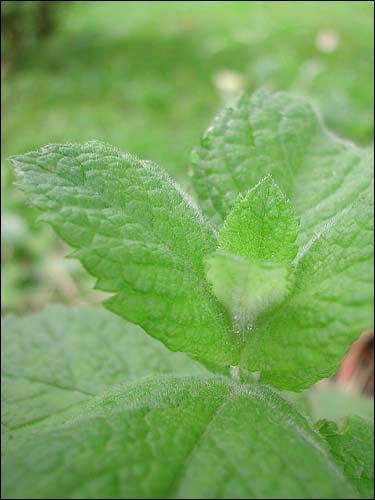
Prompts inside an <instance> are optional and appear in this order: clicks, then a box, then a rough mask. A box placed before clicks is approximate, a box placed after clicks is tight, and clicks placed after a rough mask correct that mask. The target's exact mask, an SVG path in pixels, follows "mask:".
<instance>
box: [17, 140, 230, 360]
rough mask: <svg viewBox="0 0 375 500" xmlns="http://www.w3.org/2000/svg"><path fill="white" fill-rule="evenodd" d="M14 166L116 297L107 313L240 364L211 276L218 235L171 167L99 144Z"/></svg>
mask: <svg viewBox="0 0 375 500" xmlns="http://www.w3.org/2000/svg"><path fill="white" fill-rule="evenodd" d="M13 162H14V165H15V170H16V174H17V176H18V184H19V186H20V187H21V189H22V190H23V191H24V192H25V193H26V195H27V196H28V198H29V199H30V201H31V202H32V203H33V205H34V206H36V207H37V208H38V209H39V210H41V211H42V212H43V216H42V217H43V220H46V221H48V222H49V223H50V224H51V225H52V227H53V228H54V229H55V231H56V232H57V233H58V234H59V236H60V237H61V238H62V239H64V240H65V241H66V242H67V243H68V244H70V245H71V246H72V247H74V248H76V251H75V252H73V254H72V256H74V257H76V258H78V259H79V260H80V261H81V262H82V263H83V265H84V267H85V268H86V269H87V270H88V271H89V272H90V273H91V274H92V275H93V276H95V277H96V278H97V279H98V281H97V288H99V289H101V290H104V291H107V292H112V293H113V294H114V295H113V296H112V297H111V298H109V299H108V300H107V301H106V302H105V306H106V307H107V308H108V309H110V310H111V311H113V312H115V313H117V314H119V315H120V316H122V317H124V318H125V319H127V320H129V321H132V322H133V323H136V324H138V325H140V326H141V327H142V328H143V329H144V330H145V331H146V332H147V333H149V334H150V335H152V336H153V337H155V338H157V339H159V340H161V341H162V342H164V343H165V345H166V346H167V347H168V348H169V349H171V350H172V351H183V352H187V353H190V354H191V355H193V356H194V357H196V358H197V359H199V360H201V361H204V362H206V363H207V364H209V365H210V366H229V365H231V364H236V361H238V356H239V353H238V346H237V345H236V343H235V341H234V338H233V335H232V332H231V321H230V317H229V315H228V314H227V312H226V310H225V308H224V307H223V306H222V305H221V304H220V303H219V301H218V300H217V299H216V297H215V296H214V295H213V294H212V293H211V290H210V288H209V285H208V283H207V281H206V279H205V272H204V264H203V259H204V257H205V256H206V255H207V254H209V253H211V252H213V251H214V250H215V248H216V246H217V240H216V237H215V234H214V232H213V230H212V228H211V227H210V226H209V224H208V223H207V222H206V221H205V220H204V219H203V217H202V216H201V214H200V212H199V210H198V209H197V208H196V207H195V206H194V205H193V203H192V202H191V200H190V199H189V198H188V197H187V195H186V194H185V193H183V192H182V190H181V189H180V188H179V186H177V185H176V184H175V183H174V182H173V181H172V180H171V179H170V178H169V177H168V175H167V174H166V173H165V172H164V171H163V170H161V169H160V168H159V167H157V166H156V165H154V164H152V163H150V162H145V161H141V160H139V159H137V158H135V157H134V156H131V155H128V154H123V153H121V152H120V151H118V150H117V149H115V148H112V147H110V146H108V145H105V144H102V143H97V142H89V143H86V144H81V145H80V144H66V145H59V144H55V145H49V146H46V147H44V148H42V149H40V150H38V151H33V152H30V153H27V154H25V155H21V156H17V157H15V158H13Z"/></svg>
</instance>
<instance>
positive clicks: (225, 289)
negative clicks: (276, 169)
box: [207, 176, 298, 341]
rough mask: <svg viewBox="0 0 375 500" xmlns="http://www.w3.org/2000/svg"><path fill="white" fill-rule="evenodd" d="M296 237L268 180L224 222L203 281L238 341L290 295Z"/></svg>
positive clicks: (293, 220)
mask: <svg viewBox="0 0 375 500" xmlns="http://www.w3.org/2000/svg"><path fill="white" fill-rule="evenodd" d="M297 234H298V219H297V217H296V216H295V213H294V210H293V207H292V206H291V204H290V202H289V201H288V200H287V199H286V198H285V196H284V195H283V194H282V193H281V191H280V190H279V188H278V187H277V186H276V184H275V183H274V182H273V180H272V178H271V177H270V176H268V177H267V178H265V179H263V180H262V181H261V182H259V184H258V185H257V186H255V187H254V188H253V189H252V190H250V191H249V192H248V193H247V195H246V196H245V197H242V196H241V195H240V196H239V200H237V202H236V204H235V206H234V208H233V210H232V211H231V212H230V214H229V215H228V217H227V219H226V220H225V222H224V225H223V227H222V229H221V231H220V235H219V245H220V246H219V250H218V251H216V252H215V254H214V255H213V256H211V257H209V258H208V259H207V279H208V281H209V282H210V283H211V284H212V287H213V291H214V293H215V295H216V296H217V297H218V298H219V299H220V300H221V302H222V303H224V304H225V306H226V307H227V308H228V309H229V311H231V313H232V317H233V322H234V330H235V331H236V332H237V331H239V332H241V334H242V336H243V339H242V340H243V341H246V334H249V333H250V332H251V329H252V328H253V324H254V321H255V320H256V318H257V316H259V315H260V314H261V313H262V312H263V311H264V310H265V309H267V308H269V307H270V306H272V305H274V304H276V303H278V302H281V301H282V300H283V299H284V298H285V297H286V295H287V293H288V291H289V290H290V288H291V285H292V279H293V266H292V262H293V259H294V258H295V256H296V254H297V246H296V239H297ZM228 252H231V253H228Z"/></svg>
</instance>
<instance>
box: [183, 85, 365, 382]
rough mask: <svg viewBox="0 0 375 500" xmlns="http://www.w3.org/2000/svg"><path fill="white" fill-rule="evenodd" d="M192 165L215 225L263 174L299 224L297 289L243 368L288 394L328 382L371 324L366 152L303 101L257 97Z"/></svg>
mask: <svg viewBox="0 0 375 500" xmlns="http://www.w3.org/2000/svg"><path fill="white" fill-rule="evenodd" d="M192 161H193V168H194V175H193V182H194V186H195V189H196V192H197V194H198V197H199V200H200V202H201V204H202V207H203V210H204V212H205V213H206V214H207V215H209V216H210V217H211V218H212V220H213V221H214V222H215V223H217V224H218V225H222V223H223V221H224V219H225V217H227V216H228V217H229V218H231V217H232V215H231V214H230V210H231V209H232V208H233V206H234V205H235V203H236V200H237V197H238V195H239V193H243V192H245V191H247V190H248V189H249V188H252V187H253V186H255V185H256V184H257V183H258V182H259V180H260V179H261V178H262V177H264V176H265V175H267V174H272V177H273V178H274V180H275V181H276V183H277V184H278V185H279V186H280V188H281V190H282V191H283V192H284V193H285V194H286V195H287V197H288V198H289V199H290V200H291V202H292V204H293V206H294V207H295V210H296V213H297V215H298V216H299V217H300V231H299V236H298V240H297V243H298V245H299V252H298V255H297V258H296V261H295V264H296V270H295V279H294V285H293V288H292V290H291V291H290V293H289V295H288V296H287V297H286V298H285V300H284V301H283V302H282V303H280V304H277V303H275V305H274V306H273V307H269V308H268V309H267V310H265V311H264V312H263V314H261V315H260V316H259V317H258V318H257V321H256V323H255V325H254V326H253V328H252V331H251V335H249V336H248V341H247V342H246V344H244V346H243V349H242V354H241V362H240V364H241V366H242V368H243V369H248V370H249V371H251V372H254V371H255V372H260V376H261V380H262V381H264V382H265V383H271V384H273V385H275V386H277V387H278V388H280V389H285V390H301V389H303V388H305V387H308V386H309V385H311V384H312V383H313V382H316V381H317V380H319V379H321V378H324V377H327V376H330V375H332V374H333V373H334V372H335V371H336V370H337V369H338V367H339V363H340V360H341V359H342V357H343V356H344V354H345V352H346V350H347V347H348V345H349V344H350V343H351V342H353V341H354V340H356V339H357V338H358V337H359V335H360V334H361V333H362V332H363V331H364V330H366V329H368V328H371V326H372V325H373V315H372V304H373V248H372V241H373V224H372V222H373V215H372V214H373V180H372V178H373V173H372V172H373V155H372V152H371V151H369V150H363V149H360V148H357V147H355V146H354V145H352V144H349V143H347V142H344V141H341V140H340V139H338V138H337V137H335V136H334V135H332V134H331V133H330V132H329V131H327V130H326V129H325V128H324V127H323V126H322V124H321V122H320V120H319V118H318V117H317V115H316V113H315V112H314V111H313V110H312V108H311V107H310V105H309V104H307V103H306V102H305V101H304V100H302V99H298V98H295V97H292V96H289V95H287V94H285V93H282V92H279V93H276V94H269V93H267V92H263V91H262V92H258V93H256V94H255V95H253V96H252V97H246V96H242V97H241V98H240V99H239V101H238V102H237V104H236V105H235V106H234V107H229V108H227V109H226V110H224V112H223V113H222V114H221V115H219V117H218V118H217V119H216V120H215V121H214V123H213V125H212V127H210V128H209V129H208V131H207V132H206V134H205V135H204V136H203V138H202V141H201V146H200V147H199V148H197V149H196V150H195V152H194V153H193V159H192ZM235 210H236V208H235ZM228 214H229V215H228ZM223 227H224V228H225V224H224V226H223ZM275 227H277V226H276V224H275ZM231 237H232V238H235V235H234V232H232V234H231ZM228 239H229V238H228ZM248 241H251V233H250V231H249V234H248ZM245 276H246V275H245Z"/></svg>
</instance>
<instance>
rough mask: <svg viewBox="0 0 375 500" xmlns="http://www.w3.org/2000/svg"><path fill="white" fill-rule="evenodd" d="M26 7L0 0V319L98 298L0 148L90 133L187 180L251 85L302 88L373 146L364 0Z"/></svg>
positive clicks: (347, 131) (336, 125) (339, 124)
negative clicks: (213, 125) (221, 113)
mask: <svg viewBox="0 0 375 500" xmlns="http://www.w3.org/2000/svg"><path fill="white" fill-rule="evenodd" d="M39 3H40V2H6V1H4V2H2V4H1V8H2V52H1V81H2V154H1V176H2V292H3V293H2V312H3V313H4V312H9V311H15V312H18V313H23V312H26V311H29V310H33V309H39V308H41V307H42V306H43V305H45V304H46V303H47V302H53V301H58V302H67V303H85V302H97V301H98V300H100V298H101V297H100V294H99V292H93V291H92V290H91V287H92V283H93V281H92V279H91V278H89V277H88V276H87V275H86V274H85V272H84V271H83V270H82V268H81V266H80V264H79V263H78V262H76V261H73V260H70V259H63V258H62V256H63V255H64V254H66V252H67V249H66V247H65V245H63V244H62V243H61V242H60V241H59V240H58V239H57V238H56V237H55V236H54V235H53V233H52V231H51V230H50V229H49V227H47V226H46V225H44V224H38V223H37V222H36V214H35V213H34V211H32V210H31V209H30V208H28V207H27V205H26V204H25V201H24V198H23V196H22V195H21V194H20V193H19V192H18V191H16V190H15V189H14V187H13V186H12V170H11V166H10V164H9V162H7V161H6V158H7V157H8V156H9V155H12V154H15V153H23V152H26V151H28V150H30V149H33V148H36V147H39V146H42V145H45V144H47V143H49V142H60V141H85V140H89V139H100V140H104V141H108V142H110V143H112V144H114V145H116V146H119V147H120V148H121V149H123V150H126V151H130V152H132V153H135V154H137V155H139V156H141V157H142V158H148V159H152V160H154V161H156V162H158V163H159V164H160V165H161V166H163V167H165V168H166V169H167V170H168V171H169V172H170V174H171V175H172V176H173V177H175V178H176V179H177V180H178V181H180V182H181V183H182V184H183V185H184V187H187V188H188V182H189V180H188V167H189V155H190V151H191V148H192V147H193V146H194V145H195V144H196V143H197V141H198V140H199V136H200V134H201V132H202V131H203V130H204V129H205V128H206V127H207V126H208V124H209V122H210V120H211V119H212V117H213V116H214V115H215V113H216V112H217V111H218V110H219V109H220V108H221V107H222V106H223V104H224V103H226V102H228V101H229V100H230V99H232V98H233V97H234V96H236V95H237V94H238V92H239V91H241V90H246V91H248V92H252V91H254V90H255V89H257V88H258V87H260V86H263V87H266V88H269V89H273V90H280V89H285V90H290V91H293V92H295V93H298V94H301V95H304V96H307V97H308V98H309V99H311V100H312V101H313V102H314V103H315V105H316V106H317V108H318V109H319V110H320V111H321V113H322V115H323V117H324V119H325V120H326V122H327V124H328V125H329V127H331V128H332V129H333V130H335V131H336V132H337V133H338V134H340V135H341V136H343V137H346V138H348V139H350V140H353V141H355V142H357V143H359V144H362V145H364V146H368V145H370V144H371V143H372V141H373V3H372V2H327V1H326V2H63V3H62V4H61V5H60V3H61V2H43V3H45V4H47V3H49V4H52V6H51V7H50V12H49V13H48V12H47V13H46V12H42V11H40V7H38V4H39ZM16 4H17V5H16ZM38 9H39V10H38ZM44 9H46V8H45V7H44ZM48 9H49V8H47V11H48Z"/></svg>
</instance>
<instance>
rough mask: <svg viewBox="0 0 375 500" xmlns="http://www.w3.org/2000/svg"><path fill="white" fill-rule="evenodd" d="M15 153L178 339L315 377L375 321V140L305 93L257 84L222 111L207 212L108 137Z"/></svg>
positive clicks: (297, 376) (191, 349)
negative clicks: (341, 124) (323, 113)
mask: <svg viewBox="0 0 375 500" xmlns="http://www.w3.org/2000/svg"><path fill="white" fill-rule="evenodd" d="M13 160H14V164H15V167H16V172H17V175H18V183H19V186H20V187H21V188H22V189H23V190H24V191H25V192H26V194H27V195H28V196H29V198H30V200H31V201H32V203H33V204H34V205H35V206H36V207H37V208H39V209H40V210H41V211H42V212H43V215H42V218H43V219H44V220H46V221H48V222H49V223H50V224H51V225H52V226H53V228H54V229H55V230H56V232H57V233H58V234H59V235H60V236H61V237H62V238H63V239H64V240H65V241H67V242H68V243H69V244H70V245H71V246H73V247H74V248H75V249H76V250H75V251H74V252H73V254H72V255H73V256H74V257H77V258H79V259H80V260H81V262H82V263H83V265H84V267H85V268H86V269H87V270H88V271H89V272H90V273H91V274H92V275H94V276H95V277H96V278H97V280H98V281H97V285H96V286H97V288H99V289H101V290H104V291H107V292H111V293H113V294H114V295H113V296H112V297H111V298H110V299H108V300H107V301H106V302H105V305H106V307H107V308H109V309H110V310H111V311H114V312H115V313H117V314H119V315H120V316H123V317H124V318H126V319H128V320H130V321H132V322H134V323H136V324H139V325H140V326H142V328H143V329H144V330H145V331H146V332H147V333H149V334H150V335H152V336H154V337H155V338H157V339H159V340H161V341H162V342H163V343H164V344H165V345H166V346H167V347H168V348H169V349H171V350H172V351H183V352H187V353H189V354H190V355H192V356H193V357H194V358H196V359H198V360H200V361H202V362H204V363H205V364H206V365H208V366H209V367H210V368H212V369H214V370H218V371H225V370H228V368H229V366H237V365H240V367H241V370H242V371H243V372H246V371H248V372H259V373H260V376H261V380H262V382H265V383H270V384H272V385H274V386H276V387H278V388H280V389H287V390H301V389H303V388H305V387H307V386H309V385H310V384H312V383H313V382H315V381H316V380H318V379H320V378H322V377H325V376H328V375H330V374H331V373H333V372H334V371H335V370H336V368H337V367H338V364H339V362H340V359H341V358H342V356H343V355H344V353H345V350H346V348H347V346H348V344H349V343H350V342H352V341H353V340H355V338H356V337H358V335H359V334H360V332H361V331H363V330H364V329H366V328H368V327H369V326H371V303H372V279H371V270H372V265H371V259H372V227H371V221H372V217H371V213H372V206H371V205H372V186H371V177H372V176H371V165H372V156H371V152H370V151H368V150H362V149H359V148H357V147H355V146H353V145H351V144H349V143H344V142H342V141H340V140H339V139H337V138H336V137H334V136H333V135H331V134H330V133H329V132H328V131H327V130H326V129H325V128H324V127H323V126H322V125H321V123H320V122H319V119H318V118H317V116H316V114H315V113H314V111H313V110H312V109H311V107H310V106H309V105H307V104H306V102H304V101H303V100H300V99H296V98H294V97H291V96H288V95H286V94H284V93H277V94H268V93H266V92H258V93H256V94H255V95H254V96H252V97H250V98H249V97H245V96H244V97H242V98H241V99H239V101H238V102H237V104H236V105H235V106H234V107H229V108H227V109H226V110H224V112H223V113H222V114H221V115H219V116H218V117H217V118H216V120H215V121H214V123H213V125H212V126H211V127H210V128H209V129H208V130H207V132H206V133H205V135H204V136H203V137H202V140H201V144H200V146H199V147H198V148H197V149H196V150H195V151H194V152H193V156H192V164H193V184H194V188H195V191H196V194H197V197H198V200H199V202H200V204H201V207H202V210H203V213H204V215H202V213H201V212H200V210H199V209H198V208H197V207H196V206H195V205H194V204H193V203H192V201H191V200H190V199H189V198H188V196H187V195H186V194H185V193H184V192H183V191H182V190H181V189H180V187H179V186H177V185H176V184H175V183H174V182H173V181H172V180H171V179H170V178H169V177H168V175H167V174H166V173H165V172H164V171H163V170H161V169H160V168H159V167H157V166H156V165H154V164H153V163H151V162H148V161H142V160H139V159H137V158H135V157H134V156H131V155H129V154H123V153H121V152H120V151H119V150H117V149H115V148H113V147H110V146H108V145H105V144H102V143H97V142H89V143H86V144H65V145H49V146H46V147H44V148H42V149H40V150H38V151H34V152H30V153H27V154H25V155H21V156H17V157H15V158H14V159H13ZM249 189H250V191H249ZM283 193H285V195H284V194H283ZM288 200H290V201H288Z"/></svg>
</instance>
